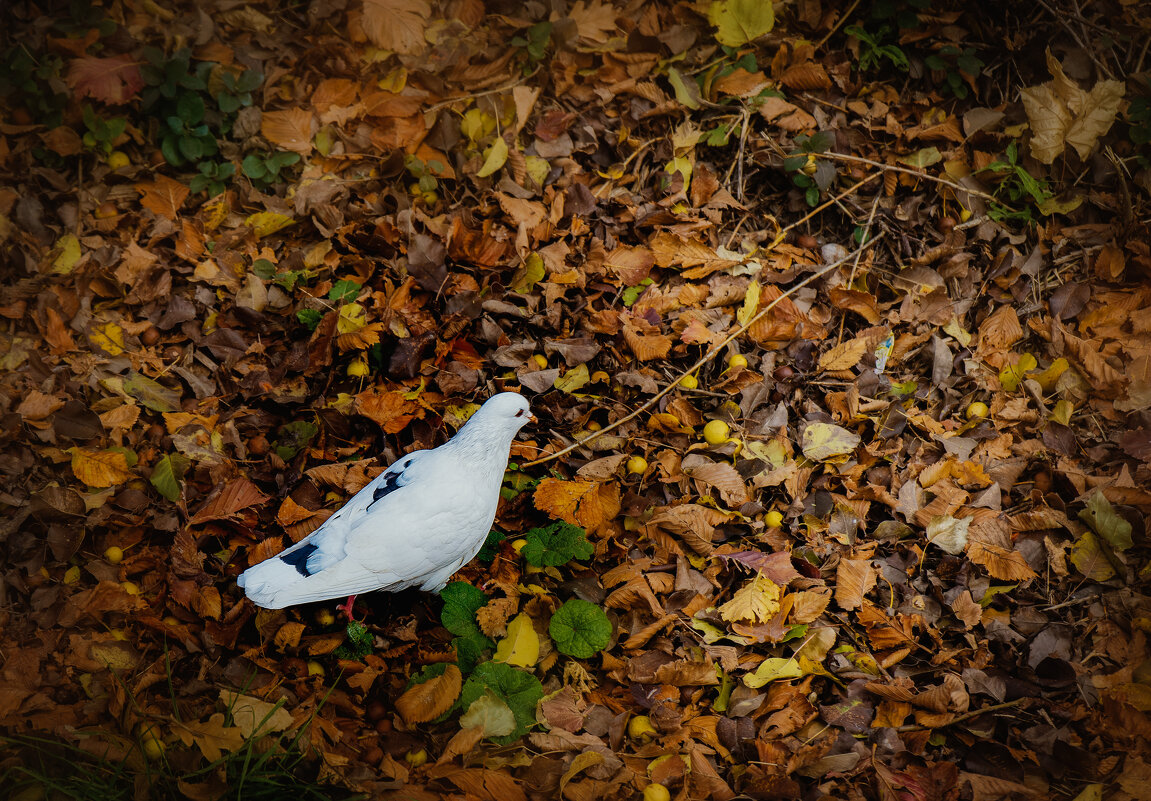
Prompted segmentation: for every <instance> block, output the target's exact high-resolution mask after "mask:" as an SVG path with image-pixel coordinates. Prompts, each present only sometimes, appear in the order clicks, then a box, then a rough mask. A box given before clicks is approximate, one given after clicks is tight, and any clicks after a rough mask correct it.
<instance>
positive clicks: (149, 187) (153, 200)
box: [136, 175, 192, 220]
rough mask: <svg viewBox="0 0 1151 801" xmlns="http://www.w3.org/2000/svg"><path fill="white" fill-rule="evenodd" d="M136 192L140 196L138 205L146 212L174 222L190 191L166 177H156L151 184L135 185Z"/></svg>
mask: <svg viewBox="0 0 1151 801" xmlns="http://www.w3.org/2000/svg"><path fill="white" fill-rule="evenodd" d="M136 191H137V192H139V193H140V194H141V195H142V197H141V198H140V204H141V205H142V206H143V207H144V208H146V209H148V211H150V212H152V213H153V214H155V215H156V216H158V217H166V218H168V219H169V220H175V219H176V218H177V217H178V216H179V213H180V207H181V206H183V205H184V201H185V200H187V198H188V195H189V194H190V193H191V191H192V190H191V189H189V188H188V187H186V186H184V185H183V184H182V183H180V182H179V181H176V180H173V179H172V178H169V177H167V176H166V175H157V176H156V180H155V181H153V182H152V183H139V184H136Z"/></svg>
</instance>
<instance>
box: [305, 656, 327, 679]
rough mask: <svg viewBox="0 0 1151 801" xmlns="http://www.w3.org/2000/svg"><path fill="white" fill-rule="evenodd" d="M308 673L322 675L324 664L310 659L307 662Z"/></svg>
mask: <svg viewBox="0 0 1151 801" xmlns="http://www.w3.org/2000/svg"><path fill="white" fill-rule="evenodd" d="M308 675H309V676H323V675H324V666H323V665H321V664H320V663H319V662H317V661H316V660H315V659H312V660H310V661H309V662H308Z"/></svg>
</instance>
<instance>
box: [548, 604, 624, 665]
mask: <svg viewBox="0 0 1151 801" xmlns="http://www.w3.org/2000/svg"><path fill="white" fill-rule="evenodd" d="M548 634H550V635H551V638H552V639H553V640H554V641H555V644H556V648H557V649H559V651H560V653H562V654H567V655H568V656H574V657H575V658H576V659H589V658H590V657H593V656H595V655H596V654H597V653H599V652H600V651H602V650H603V649H604V648H606V647H607V645H608V643H609V642H611V621H610V620H608V618H607V615H606V614H604V611H603V610H602V609H600V608H599V607H598V606H596V605H595V604H593V603H591V602H590V601H583V600H580V599H579V598H573V599H571V600H570V601H566V602H565V603H564V605H563V606H561V607H560V608H559V609H557V610H556V613H555V614H554V615H552V619H551V623H549V624H548Z"/></svg>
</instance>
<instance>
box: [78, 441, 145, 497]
mask: <svg viewBox="0 0 1151 801" xmlns="http://www.w3.org/2000/svg"><path fill="white" fill-rule="evenodd" d="M68 451H69V452H70V453H71V454H72V472H73V473H75V475H76V478H78V479H80V480H81V481H83V482H84V483H85V484H86V485H88V486H89V487H99V488H103V487H114V486H116V485H117V484H123V483H124V482H125V481H130V480H131V479H132V471H131V470H129V469H128V459H127V458H126V457H125V456H124V454H123V453H121V452H120V451H90V450H87V449H85V448H69V449H68Z"/></svg>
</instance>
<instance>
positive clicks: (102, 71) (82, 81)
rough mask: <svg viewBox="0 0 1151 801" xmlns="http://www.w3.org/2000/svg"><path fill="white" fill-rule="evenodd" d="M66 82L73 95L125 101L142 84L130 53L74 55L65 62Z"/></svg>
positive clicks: (114, 101)
mask: <svg viewBox="0 0 1151 801" xmlns="http://www.w3.org/2000/svg"><path fill="white" fill-rule="evenodd" d="M68 83H69V84H70V85H71V86H72V88H73V89H75V90H76V97H77V98H81V97H91V98H93V99H95V100H98V101H100V102H101V103H108V104H110V105H119V104H121V103H127V102H128V101H129V100H131V99H132V98H133V97H135V96H136V93H137V92H139V91H140V89H141V87H143V86H144V78H143V77H142V76H141V75H140V67H139V66H138V65H137V63H136V61H135V60H134V59H133V58H132V57H131V56H109V57H108V58H97V57H95V56H84V57H83V58H74V59H72V62H71V63H70V64H69V65H68Z"/></svg>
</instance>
